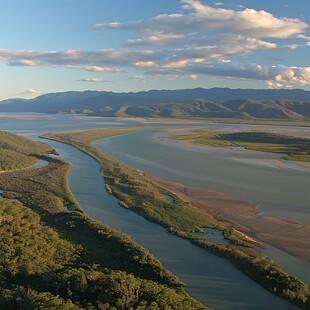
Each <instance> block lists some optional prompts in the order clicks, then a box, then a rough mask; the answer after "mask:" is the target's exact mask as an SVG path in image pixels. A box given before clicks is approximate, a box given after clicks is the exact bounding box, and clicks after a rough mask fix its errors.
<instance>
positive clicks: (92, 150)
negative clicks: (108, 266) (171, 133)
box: [44, 129, 309, 307]
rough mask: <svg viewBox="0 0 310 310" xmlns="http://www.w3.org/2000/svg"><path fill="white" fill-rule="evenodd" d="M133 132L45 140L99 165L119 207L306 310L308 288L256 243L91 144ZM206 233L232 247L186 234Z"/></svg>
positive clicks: (113, 131)
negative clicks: (222, 237) (208, 230)
mask: <svg viewBox="0 0 310 310" xmlns="http://www.w3.org/2000/svg"><path fill="white" fill-rule="evenodd" d="M132 130H134V129H125V130H124V129H98V130H89V131H82V132H65V133H54V134H48V135H45V136H44V137H45V138H47V139H52V140H56V141H60V142H63V143H68V144H71V145H73V146H75V147H76V148H78V149H80V150H81V151H83V152H85V153H86V154H88V155H90V156H91V157H93V158H94V159H96V160H97V161H98V162H99V163H100V166H101V173H102V176H103V178H104V180H105V183H106V187H107V190H108V192H109V193H110V194H113V195H114V196H115V197H117V198H118V199H119V202H120V205H121V206H123V207H125V208H129V209H131V210H133V211H135V212H137V213H139V214H141V215H143V216H144V217H146V218H147V219H150V220H152V221H154V222H156V223H159V224H160V225H162V226H164V227H166V228H168V231H169V232H170V233H173V234H176V235H178V236H180V237H182V238H186V239H189V240H190V241H191V242H193V243H194V244H195V245H197V246H199V247H202V248H204V249H206V250H208V251H210V252H212V253H213V254H216V255H218V256H220V257H224V258H226V259H228V260H229V261H231V262H232V263H233V264H234V265H235V266H236V267H237V268H239V269H240V270H242V271H243V272H244V273H245V274H247V275H248V276H250V277H251V278H252V279H254V280H255V281H256V282H258V283H259V284H261V285H262V286H263V287H265V288H266V289H268V290H270V291H272V292H273V293H275V294H278V295H280V296H282V297H284V298H286V299H289V300H290V301H292V302H294V303H296V304H298V305H301V306H307V307H308V306H309V304H307V302H308V301H307V300H308V298H307V296H308V287H307V285H306V284H304V283H303V282H301V281H300V280H298V279H297V278H295V277H292V276H289V275H288V274H286V273H285V272H284V271H283V270H282V269H281V267H280V266H278V265H277V264H275V263H274V262H272V261H271V260H269V259H268V258H267V257H265V256H263V255H259V254H257V253H256V252H255V251H254V250H253V247H255V246H257V242H253V241H252V240H251V239H246V238H245V237H244V235H242V234H240V233H239V232H238V231H237V230H235V229H232V228H231V227H228V226H225V225H223V224H222V223H219V222H218V221H216V220H215V219H213V218H212V217H211V216H210V215H208V214H206V213H205V212H202V211H200V210H198V209H196V208H194V207H193V206H192V205H191V204H190V203H189V202H186V201H184V200H182V199H181V198H180V197H178V196H177V195H175V194H174V193H172V192H170V191H168V190H166V189H164V188H163V187H161V186H159V185H158V184H157V183H155V182H153V181H151V180H150V179H148V178H146V177H145V176H143V175H141V173H140V172H139V171H137V170H135V169H133V168H131V167H128V166H126V165H124V164H122V163H120V162H119V161H117V160H115V159H113V158H111V157H110V156H109V155H108V154H106V153H105V152H103V151H102V150H100V149H99V148H97V147H95V146H94V145H93V144H92V141H94V140H96V139H102V138H105V137H109V136H113V135H118V134H124V133H129V132H132ZM165 195H169V197H171V198H172V199H167V196H165ZM204 227H213V228H217V229H220V230H223V233H224V235H225V237H226V238H227V239H229V240H230V242H231V244H228V245H224V244H223V245H216V244H212V243H209V242H206V241H205V240H204V239H202V238H199V237H193V236H191V235H190V234H189V233H190V232H192V231H201V230H202V228H204ZM306 304H307V305H306Z"/></svg>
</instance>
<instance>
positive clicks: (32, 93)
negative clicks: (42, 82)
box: [18, 88, 42, 96]
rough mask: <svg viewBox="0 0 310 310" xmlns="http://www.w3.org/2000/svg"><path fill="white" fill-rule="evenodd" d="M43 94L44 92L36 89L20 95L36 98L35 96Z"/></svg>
mask: <svg viewBox="0 0 310 310" xmlns="http://www.w3.org/2000/svg"><path fill="white" fill-rule="evenodd" d="M40 94H42V92H40V91H39V90H36V89H32V88H30V89H27V90H25V91H23V92H21V93H19V94H18V95H21V96H35V95H40Z"/></svg>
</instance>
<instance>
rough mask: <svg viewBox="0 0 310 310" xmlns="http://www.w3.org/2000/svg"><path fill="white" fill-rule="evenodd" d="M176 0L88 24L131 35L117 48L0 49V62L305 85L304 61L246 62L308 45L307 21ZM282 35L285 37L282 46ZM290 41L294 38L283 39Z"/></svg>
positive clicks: (274, 85) (196, 0) (307, 79)
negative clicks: (173, 6) (174, 4)
mask: <svg viewBox="0 0 310 310" xmlns="http://www.w3.org/2000/svg"><path fill="white" fill-rule="evenodd" d="M180 5H181V6H182V10H181V12H182V13H178V14H161V15H158V16H155V17H153V18H151V19H148V20H141V21H133V22H126V23H120V22H113V23H99V24H96V25H95V26H94V27H95V29H96V30H97V31H103V32H104V31H108V30H109V31H126V32H129V33H131V34H132V36H133V37H132V38H130V39H128V41H127V42H126V45H125V46H124V47H123V48H118V49H102V50H93V51H80V50H66V51H57V52H38V51H30V50H8V49H3V48H2V49H1V48H0V61H4V62H7V64H8V65H9V66H24V67H26V66H27V67H63V68H67V69H80V70H85V71H89V72H96V73H99V74H127V73H126V71H128V70H134V71H135V73H134V74H133V76H134V78H132V80H134V81H137V82H138V81H144V80H145V77H146V76H147V77H148V79H151V78H152V77H153V78H162V77H163V78H166V79H177V78H190V79H198V78H199V77H204V76H218V77H222V78H229V79H231V78H233V79H240V80H244V79H247V80H259V81H265V83H266V85H267V86H268V87H270V88H277V87H296V86H303V85H310V77H309V71H310V67H291V66H283V65H277V64H275V65H274V66H272V65H271V66H266V65H263V64H256V63H255V62H254V61H252V62H251V61H250V60H249V59H251V55H252V54H255V53H256V52H257V51H259V50H266V51H268V50H276V49H278V50H280V49H281V48H289V49H291V50H294V49H298V48H300V47H305V46H309V38H308V37H307V36H306V35H305V34H304V33H305V30H306V29H307V28H308V25H307V24H306V23H305V22H303V21H302V20H300V19H297V18H288V17H276V16H274V15H272V14H271V13H269V12H266V11H263V10H260V11H258V10H254V9H250V8H242V9H241V10H231V9H225V8H222V7H220V6H222V5H223V3H221V2H216V3H214V5H215V7H211V6H210V5H205V4H203V3H202V2H201V1H199V0H181V1H180ZM284 39H285V40H284ZM281 40H284V41H285V42H284V43H283V44H282V43H281ZM289 40H294V42H293V43H288V42H290V41H289ZM296 40H297V41H298V42H299V43H298V44H297V43H296ZM306 48H308V47H306ZM270 59H271V58H270ZM137 77H139V78H137ZM143 77H144V78H143ZM79 81H83V82H106V81H107V80H104V79H101V78H89V79H80V80H79Z"/></svg>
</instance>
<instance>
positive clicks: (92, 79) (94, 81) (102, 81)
mask: <svg viewBox="0 0 310 310" xmlns="http://www.w3.org/2000/svg"><path fill="white" fill-rule="evenodd" d="M76 81H77V82H91V83H110V82H112V81H109V80H104V79H101V78H85V79H78V80H76Z"/></svg>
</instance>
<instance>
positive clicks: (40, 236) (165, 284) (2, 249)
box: [0, 133, 206, 309]
mask: <svg viewBox="0 0 310 310" xmlns="http://www.w3.org/2000/svg"><path fill="white" fill-rule="evenodd" d="M5 135H7V136H8V137H10V138H12V139H6V140H7V141H6V142H8V144H7V145H9V141H14V139H18V138H20V137H17V136H15V135H13V134H8V133H6V134H5ZM0 140H1V135H0ZM27 142H29V143H31V141H30V140H29V141H27ZM0 143H1V142H0ZM32 143H34V144H35V145H33V147H34V148H33V151H32V156H36V157H39V158H42V159H44V160H46V161H48V163H49V164H48V165H47V166H45V167H42V168H39V169H27V170H19V171H18V170H16V171H13V172H8V173H2V174H0V189H2V190H4V193H3V197H9V198H10V199H5V198H1V199H0V309H206V307H205V306H203V305H201V304H200V303H199V302H197V301H196V300H194V299H193V298H191V297H190V296H189V295H188V294H186V292H185V291H184V289H183V286H184V284H183V283H182V282H180V280H179V279H178V278H176V277H175V276H174V275H173V274H172V273H171V272H169V271H168V270H166V269H165V268H164V267H163V266H162V264H161V263H160V262H159V261H158V260H157V259H156V258H154V256H153V255H152V254H150V253H149V252H148V251H147V250H145V249H144V248H143V247H141V246H139V245H138V244H136V243H135V242H133V241H132V240H131V239H130V237H128V236H126V235H124V234H122V233H120V232H117V231H114V230H113V229H111V228H109V227H107V226H105V225H102V224H101V223H99V222H97V221H94V220H92V219H91V218H89V217H87V216H86V215H85V214H84V213H83V212H82V210H81V209H80V207H79V205H78V203H77V202H76V201H75V199H74V197H73V196H72V194H71V193H70V190H69V188H68V184H67V176H68V173H69V171H70V169H71V166H70V164H69V163H67V162H65V161H64V160H62V159H58V158H57V159H56V158H52V157H50V156H49V155H48V154H49V153H50V152H52V151H53V149H52V148H51V147H49V146H48V145H47V144H43V143H37V142H32ZM24 147H25V145H20V148H18V147H17V149H16V152H18V153H20V154H23V155H24V156H28V155H27V154H28V153H27V148H24ZM7 148H9V146H7ZM12 198H17V199H18V200H19V201H14V200H12ZM64 206H68V207H69V209H70V210H73V211H75V212H68V211H66V210H65V208H64Z"/></svg>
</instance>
